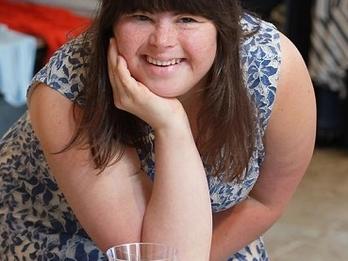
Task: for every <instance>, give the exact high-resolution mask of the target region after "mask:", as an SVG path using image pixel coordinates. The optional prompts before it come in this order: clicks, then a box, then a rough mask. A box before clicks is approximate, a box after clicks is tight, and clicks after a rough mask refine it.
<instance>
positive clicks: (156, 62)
mask: <svg viewBox="0 0 348 261" xmlns="http://www.w3.org/2000/svg"><path fill="white" fill-rule="evenodd" d="M182 60H183V59H177V58H174V59H170V60H166V61H163V60H157V59H155V58H152V57H150V56H146V61H147V62H148V63H150V64H153V65H156V66H161V67H167V66H172V65H176V64H179V63H181V61H182Z"/></svg>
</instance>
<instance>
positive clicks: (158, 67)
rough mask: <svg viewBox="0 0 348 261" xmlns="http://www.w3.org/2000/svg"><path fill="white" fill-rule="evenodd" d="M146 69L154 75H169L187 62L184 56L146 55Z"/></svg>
mask: <svg viewBox="0 0 348 261" xmlns="http://www.w3.org/2000/svg"><path fill="white" fill-rule="evenodd" d="M142 60H143V63H144V69H145V70H146V71H147V72H148V73H149V74H150V75H152V76H158V77H168V76H171V75H172V74H175V73H176V72H178V71H179V70H180V68H181V67H182V66H183V64H184V63H185V59H183V58H164V57H160V58H159V57H156V58H154V57H152V56H148V55H144V56H143V57H142Z"/></svg>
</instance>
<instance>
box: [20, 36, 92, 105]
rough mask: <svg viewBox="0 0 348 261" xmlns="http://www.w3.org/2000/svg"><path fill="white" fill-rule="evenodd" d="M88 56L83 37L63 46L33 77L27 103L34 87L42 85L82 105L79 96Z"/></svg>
mask: <svg viewBox="0 0 348 261" xmlns="http://www.w3.org/2000/svg"><path fill="white" fill-rule="evenodd" d="M89 54H90V48H89V44H84V41H83V36H79V37H77V38H75V39H73V40H71V41H69V42H67V43H66V44H64V45H63V46H62V47H61V48H59V49H58V50H57V51H56V52H55V53H54V55H53V56H52V57H51V59H50V60H49V61H48V63H47V64H46V65H45V66H44V67H43V68H42V69H41V70H40V71H39V72H38V73H37V74H36V75H35V76H34V77H33V79H32V81H31V83H30V85H29V88H28V91H27V100H28V102H29V100H30V96H31V93H32V92H33V90H34V89H35V87H36V86H37V85H38V84H39V83H44V84H46V85H47V86H49V87H50V88H52V89H54V90H56V91H57V92H59V93H60V94H62V95H63V96H65V97H66V98H68V99H69V100H71V101H73V102H77V103H78V104H80V105H82V104H83V103H84V101H83V97H82V96H81V95H79V94H80V93H81V91H82V90H83V88H84V86H85V83H86V80H85V79H86V78H85V77H86V69H87V62H86V61H87V58H88V55H89Z"/></svg>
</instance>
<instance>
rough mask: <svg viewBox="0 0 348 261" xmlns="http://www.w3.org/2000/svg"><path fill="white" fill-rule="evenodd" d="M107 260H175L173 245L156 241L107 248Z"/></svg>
mask: <svg viewBox="0 0 348 261" xmlns="http://www.w3.org/2000/svg"><path fill="white" fill-rule="evenodd" d="M106 255H107V257H108V260H109V261H175V260H176V259H175V256H176V250H175V248H173V247H170V246H167V245H164V244H157V243H131V244H123V245H118V246H114V247H111V248H109V249H108V250H107V251H106Z"/></svg>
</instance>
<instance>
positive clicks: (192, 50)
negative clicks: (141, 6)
mask: <svg viewBox="0 0 348 261" xmlns="http://www.w3.org/2000/svg"><path fill="white" fill-rule="evenodd" d="M114 34H115V37H116V40H117V46H118V51H119V53H120V55H122V56H123V57H124V58H125V59H126V61H127V64H128V69H129V70H130V73H131V74H132V76H133V77H134V78H135V79H136V80H138V81H140V82H141V83H143V84H144V85H145V86H147V87H148V88H149V89H150V90H151V91H152V92H154V93H156V94H157V95H160V96H162V97H180V96H183V95H184V94H186V93H188V92H189V91H190V90H192V89H193V88H196V87H201V85H203V84H205V76H206V75H207V73H208V71H209V69H210V68H211V66H212V64H213V62H214V58H215V55H216V48H217V46H216V38H217V31H216V28H215V26H214V24H213V23H212V22H211V21H210V20H207V19H205V18H203V17H200V16H193V15H188V14H176V13H172V12H159V13H147V12H136V13H132V14H126V15H123V16H121V17H120V19H119V20H118V22H117V23H116V24H115V26H114Z"/></svg>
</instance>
